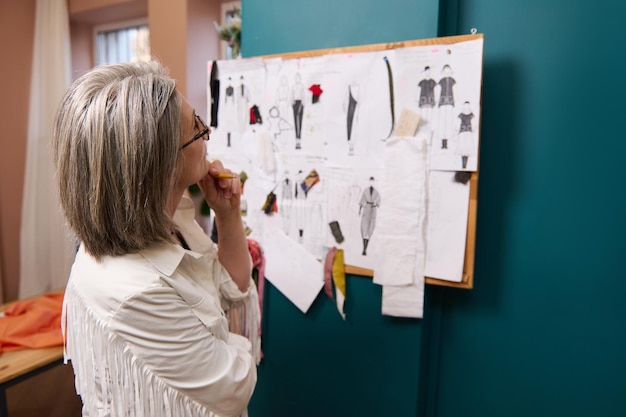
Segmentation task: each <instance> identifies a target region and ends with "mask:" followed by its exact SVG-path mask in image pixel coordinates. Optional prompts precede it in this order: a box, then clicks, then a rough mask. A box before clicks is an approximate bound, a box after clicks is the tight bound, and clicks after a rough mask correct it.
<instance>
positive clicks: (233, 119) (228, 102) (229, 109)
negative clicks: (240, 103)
mask: <svg viewBox="0 0 626 417" xmlns="http://www.w3.org/2000/svg"><path fill="white" fill-rule="evenodd" d="M224 92H225V94H224V107H223V111H224V116H225V117H224V119H225V120H224V121H225V123H224V126H225V127H226V145H227V146H229V147H230V146H231V133H232V132H233V131H234V130H235V129H236V126H237V108H236V104H235V87H233V84H232V79H231V78H230V77H228V85H227V86H226V89H225V91H224Z"/></svg>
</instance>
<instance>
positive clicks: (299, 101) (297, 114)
mask: <svg viewBox="0 0 626 417" xmlns="http://www.w3.org/2000/svg"><path fill="white" fill-rule="evenodd" d="M304 91H305V90H304V85H303V84H302V82H301V77H300V73H296V76H295V84H294V86H293V89H292V107H293V125H294V126H295V129H296V149H301V148H302V144H301V140H302V117H303V116H304Z"/></svg>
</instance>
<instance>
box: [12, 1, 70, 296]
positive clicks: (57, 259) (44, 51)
mask: <svg viewBox="0 0 626 417" xmlns="http://www.w3.org/2000/svg"><path fill="white" fill-rule="evenodd" d="M69 32H70V31H69V16H68V9H67V0H37V4H36V11H35V37H34V46H33V64H32V65H33V66H32V71H31V83H30V109H29V115H28V139H27V140H28V142H27V149H26V169H25V177H24V198H23V200H22V225H21V231H20V232H21V236H20V287H19V297H20V298H23V297H29V296H32V295H37V294H41V293H43V292H46V291H49V290H52V289H56V288H63V287H64V286H65V284H66V282H67V277H68V274H69V270H70V266H71V263H72V260H73V258H74V253H75V244H74V240H73V238H72V237H71V235H70V232H69V230H68V228H67V226H66V225H65V221H64V219H63V216H62V214H61V210H60V207H59V203H58V197H57V192H56V190H57V188H56V186H55V179H54V178H55V177H54V167H53V161H52V147H51V144H52V127H53V123H54V116H55V112H56V110H57V108H58V106H59V104H60V102H61V98H62V96H63V94H64V92H65V90H66V89H67V88H68V87H69V85H70V82H71V55H70V34H69Z"/></svg>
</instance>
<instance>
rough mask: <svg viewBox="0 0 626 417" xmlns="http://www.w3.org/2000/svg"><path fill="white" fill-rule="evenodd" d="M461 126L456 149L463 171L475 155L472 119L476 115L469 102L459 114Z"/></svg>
mask: <svg viewBox="0 0 626 417" xmlns="http://www.w3.org/2000/svg"><path fill="white" fill-rule="evenodd" d="M458 117H459V119H460V120H461V125H460V127H459V139H458V143H457V147H456V153H457V154H458V155H461V166H462V168H463V169H465V168H467V161H468V159H469V157H470V156H472V155H473V154H474V153H475V146H474V137H473V136H474V134H473V130H472V119H473V118H474V113H472V108H471V106H470V103H469V101H466V102H465V103H463V110H462V112H461V113H460V114H459V116H458Z"/></svg>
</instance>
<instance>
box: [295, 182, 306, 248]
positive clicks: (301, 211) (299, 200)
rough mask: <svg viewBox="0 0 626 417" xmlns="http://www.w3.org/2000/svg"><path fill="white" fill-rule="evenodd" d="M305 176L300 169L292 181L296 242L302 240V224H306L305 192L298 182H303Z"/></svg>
mask: <svg viewBox="0 0 626 417" xmlns="http://www.w3.org/2000/svg"><path fill="white" fill-rule="evenodd" d="M305 178H306V176H305V175H304V173H303V172H302V170H299V171H298V175H297V176H296V182H295V183H294V186H293V189H294V197H295V201H294V207H293V214H294V221H295V225H296V228H297V229H298V242H300V243H302V242H303V241H304V226H305V225H306V211H307V204H306V196H307V193H305V192H304V190H303V189H302V188H300V184H301V183H303V182H304V179H305Z"/></svg>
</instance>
